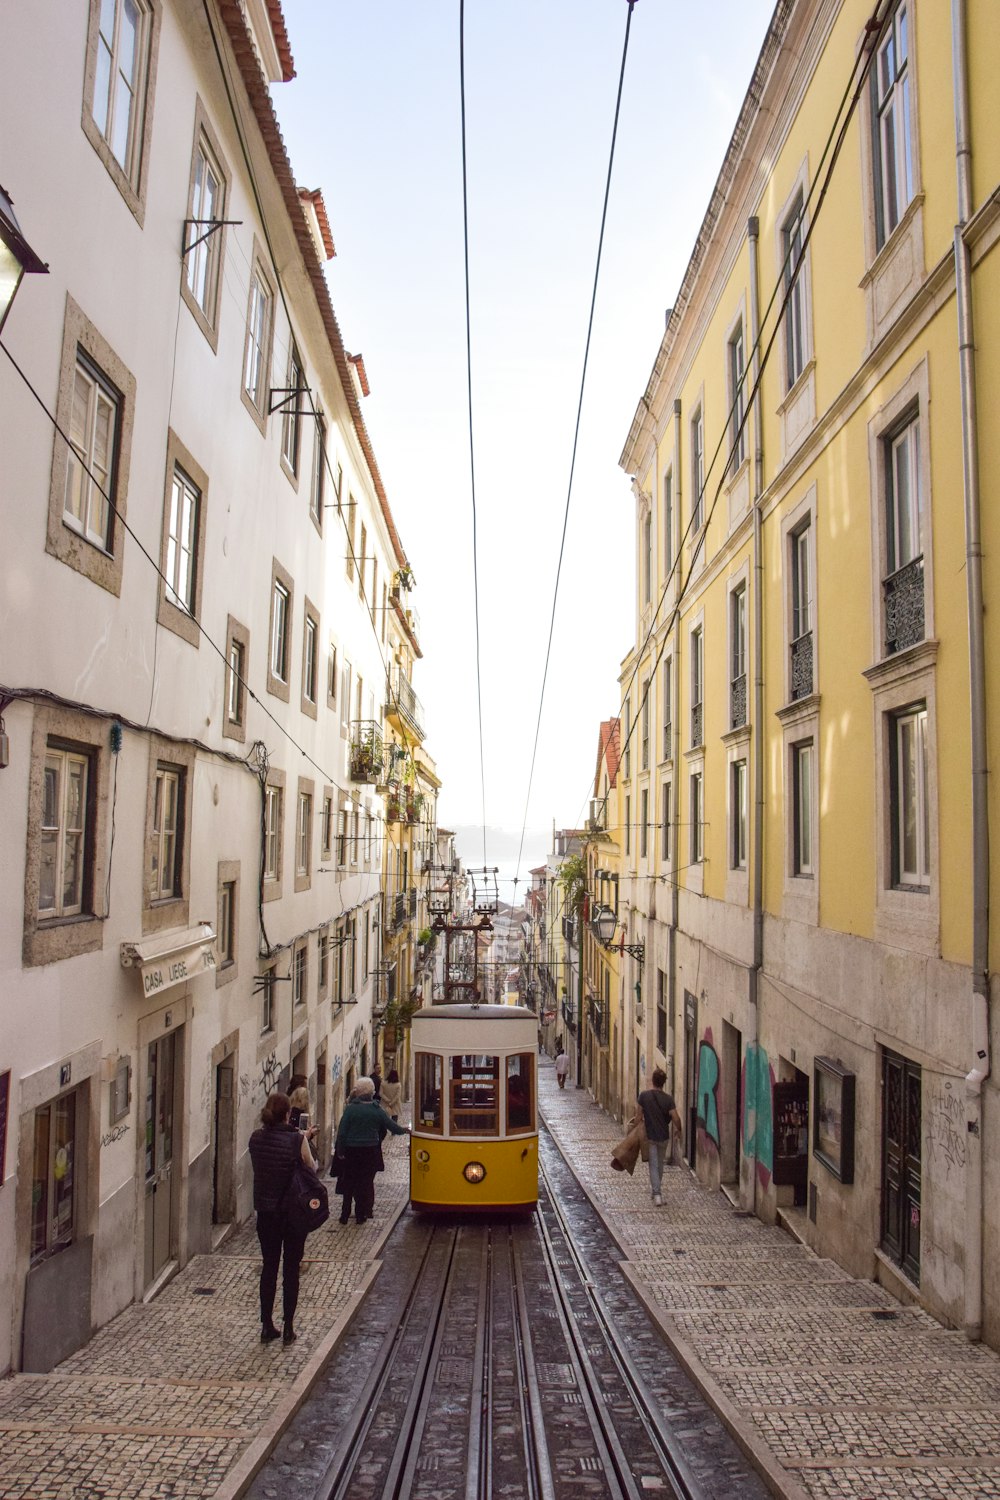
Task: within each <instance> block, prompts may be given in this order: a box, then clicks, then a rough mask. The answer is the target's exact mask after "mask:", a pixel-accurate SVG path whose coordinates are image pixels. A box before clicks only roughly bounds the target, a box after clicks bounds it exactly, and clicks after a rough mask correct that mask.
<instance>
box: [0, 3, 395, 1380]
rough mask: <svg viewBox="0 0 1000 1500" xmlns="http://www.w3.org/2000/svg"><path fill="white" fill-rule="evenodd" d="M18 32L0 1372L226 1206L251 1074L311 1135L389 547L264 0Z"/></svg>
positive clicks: (372, 829) (363, 820) (332, 1012)
mask: <svg viewBox="0 0 1000 1500" xmlns="http://www.w3.org/2000/svg"><path fill="white" fill-rule="evenodd" d="M6 25H7V31H6V39H7V44H8V46H9V47H10V48H11V49H12V51H11V55H15V54H16V56H17V57H18V67H17V69H16V72H12V74H11V77H10V79H9V86H5V88H4V91H3V96H2V99H0V137H2V139H3V141H4V142H5V149H6V153H7V154H6V156H5V159H4V163H3V177H4V183H5V186H6V187H7V188H8V190H9V192H10V195H11V197H12V198H13V199H14V200H15V201H16V205H17V211H18V214H19V217H20V219H21V222H22V226H23V227H24V228H25V231H26V233H27V234H28V235H29V237H30V239H31V241H32V242H33V243H34V244H37V245H38V246H39V248H40V250H41V252H42V258H43V259H44V260H46V261H47V262H48V266H49V274H48V275H47V276H35V277H31V278H30V279H29V280H27V281H26V282H25V283H24V285H23V286H22V287H21V290H20V292H19V295H18V299H17V301H16V303H15V305H14V307H13V309H12V311H11V313H10V315H9V317H8V319H7V322H6V324H5V327H4V330H3V341H4V345H5V347H6V349H8V350H9V351H10V354H11V356H12V359H13V360H16V361H17V365H18V366H19V367H20V371H21V373H18V370H17V369H16V368H15V366H14V364H13V363H12V362H11V360H8V359H6V358H5V359H2V360H0V366H2V369H0V386H2V393H3V404H2V413H3V415H2V423H3V452H4V471H5V482H4V489H3V512H4V520H5V527H4V534H5V537H6V539H7V541H6V545H5V548H4V552H3V558H2V561H0V572H2V577H3V585H4V596H5V601H6V609H5V620H4V630H3V637H2V646H0V684H2V686H0V704H2V715H3V731H4V733H5V735H6V741H5V743H6V744H7V745H8V746H9V751H8V755H7V763H6V765H5V766H4V768H3V770H2V773H0V791H2V800H0V817H2V828H3V842H4V848H5V850H6V851H7V852H6V857H5V859H4V861H3V867H2V871H0V909H2V914H3V915H2V917H0V923H2V927H0V934H2V936H0V971H2V983H0V1038H2V1041H0V1095H2V1100H3V1103H2V1109H0V1114H2V1121H0V1309H2V1316H0V1370H2V1369H6V1368H10V1367H12V1366H13V1367H15V1368H25V1369H36V1370H37V1369H44V1368H49V1367H51V1365H52V1364H54V1363H55V1362H57V1361H58V1360H59V1359H61V1358H63V1357H64V1356H65V1355H66V1354H67V1353H69V1352H70V1351H71V1350H72V1349H73V1348H75V1347H77V1346H78V1345H79V1344H80V1343H82V1342H84V1341H85V1340H86V1338H87V1337H88V1336H89V1335H90V1333H91V1331H92V1329H93V1328H95V1327H97V1326H99V1325H101V1324H102V1323H104V1322H105V1321H107V1320H108V1319H109V1318H111V1317H112V1316H113V1315H114V1314H115V1313H117V1312H118V1311H119V1310H120V1309H121V1308H123V1307H124V1306H126V1305H127V1304H128V1303H129V1302H131V1301H132V1300H134V1299H136V1298H141V1297H149V1296H151V1295H153V1294H154V1293H155V1292H156V1290H157V1289H158V1288H159V1287H160V1286H161V1285H163V1284H164V1282H165V1281H166V1280H167V1279H168V1278H169V1277H170V1276H171V1275H172V1273H173V1271H174V1270H175V1269H176V1268H177V1267H178V1266H179V1265H183V1264H184V1263H185V1261H186V1260H187V1259H188V1258H189V1257H190V1256H191V1255H193V1254H195V1253H199V1252H203V1251H206V1250H209V1249H210V1248H211V1247H212V1246H213V1245H214V1244H215V1243H217V1242H218V1240H219V1239H220V1238H221V1237H222V1236H224V1235H225V1234H226V1233H227V1232H228V1231H229V1230H230V1228H231V1227H232V1226H233V1225H235V1224H237V1223H238V1222H239V1221H240V1220H241V1219H243V1218H245V1217H246V1215H247V1214H248V1213H249V1211H250V1206H251V1191H250V1173H249V1170H248V1160H247V1154H246V1143H247V1140H248V1138H249V1135H250V1133H251V1131H252V1129H253V1128H254V1125H255V1122H256V1120H257V1117H258V1114H259V1110H260V1107H261V1104H262V1103H263V1101H264V1099H265V1097H266V1095H267V1093H268V1092H269V1091H270V1090H271V1089H273V1088H275V1087H277V1086H278V1085H284V1084H287V1082H288V1080H289V1078H290V1077H291V1076H292V1075H294V1074H296V1073H298V1074H302V1075H303V1076H304V1077H306V1078H307V1080H308V1085H309V1089H310V1093H311V1096H312V1108H313V1113H314V1117H315V1121H316V1123H317V1124H318V1125H319V1127H320V1138H319V1140H320V1149H321V1150H325V1149H328V1148H329V1140H330V1132H331V1126H332V1123H333V1121H334V1120H335V1118H336V1115H337V1113H338V1111H339V1108H340V1105H341V1102H342V1100H343V1097H344V1090H345V1088H346V1087H348V1086H349V1084H350V1082H351V1080H352V1077H353V1076H354V1075H355V1074H356V1073H357V1072H360V1071H367V1069H368V1067H369V1066H370V1064H371V1062H372V1060H373V1057H374V1041H375V1014H374V1008H375V1003H376V998H377V997H376V990H375V975H376V970H377V969H378V966H379V964H380V961H381V949H380V920H381V911H382V892H381V873H382V854H381V851H382V847H383V842H384V832H383V829H384V802H383V796H382V794H381V793H380V792H379V791H378V789H377V787H378V783H369V782H368V781H367V780H366V779H364V778H361V777H358V776H357V775H355V774H352V747H355V748H356V747H357V746H358V745H359V744H360V742H361V741H360V737H361V734H362V727H361V726H362V725H363V724H364V723H367V722H370V721H376V722H380V719H381V704H382V702H383V684H384V683H385V682H386V680H387V677H390V678H391V673H390V671H389V666H388V663H387V656H386V649H387V631H386V626H385V623H384V622H385V620H386V617H387V614H388V609H389V603H388V598H387V596H388V593H389V591H390V588H391V586H392V581H393V580H394V579H396V578H398V577H399V575H400V574H401V572H403V571H406V572H408V563H407V559H406V554H405V551H404V549H403V547H402V544H401V542H400V539H399V536H398V533H397V531H396V527H395V523H394V520H393V517H392V513H391V510H390V508H389V503H388V500H387V497H386V495H385V491H384V487H383V485H382V481H381V478H380V476H379V471H378V467H377V463H376V461H375V456H374V453H373V452H372V448H371V444H370V441H369V438H368V434H367V431H366V428H365V424H364V420H363V418H362V415H361V399H362V396H363V394H364V392H365V390H366V386H367V381H366V377H365V372H364V366H363V363H362V362H361V361H360V359H358V358H352V357H351V356H349V355H348V353H347V351H346V350H345V348H344V344H343V340H342V338H341V334H340V330H339V327H338V324H337V320H336V317H335V315H334V311H333V307H332V305H331V302H330V297H329V293H328V290H327V284H326V279H325V270H324V267H325V262H326V260H327V259H328V258H329V257H330V256H331V255H332V254H333V242H332V239H331V235H330V228H329V224H328V222H327V216H326V212H325V209H324V205H323V200H322V196H321V194H320V193H318V192H317V191H315V190H304V189H301V188H300V186H299V185H298V184H297V183H296V182H295V179H294V176H293V173H292V170H291V166H290V163H289V161H288V158H287V155H286V153H285V149H284V146H283V144H282V141H281V136H280V133H279V130H278V125H277V120H276V117H275V114H274V110H273V107H272V103H271V97H270V85H272V84H276V83H278V82H280V81H281V80H282V79H288V78H290V77H291V76H292V72H293V65H292V55H291V50H290V46H289V41H288V37H287V35H286V32H285V26H284V22H283V19H282V16H281V9H280V5H279V4H278V3H276V0H269V3H268V4H266V5H265V4H263V3H260V0H249V3H247V4H246V5H242V4H238V3H236V0H218V3H215V0H210V3H209V4H208V5H206V6H205V7H204V8H198V9H193V8H191V7H189V6H186V5H184V4H180V3H174V0H170V3H166V0H134V3H129V4H127V5H126V4H125V3H124V0H104V3H98V0H80V3H77V4H74V5H72V6H70V7H68V8H67V7H66V6H64V5H57V4H52V3H48V0H43V3H41V4H39V5H34V6H31V7H30V8H25V9H23V10H16V11H14V12H12V13H11V15H10V16H9V17H8V18H7V23H6ZM29 226H30V228H29ZM376 704H378V705H379V708H378V710H376Z"/></svg>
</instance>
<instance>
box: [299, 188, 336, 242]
mask: <svg viewBox="0 0 1000 1500" xmlns="http://www.w3.org/2000/svg"><path fill="white" fill-rule="evenodd" d="M299 197H300V198H301V199H302V202H303V203H311V204H312V206H313V209H314V211H315V213H316V219H317V221H318V223H319V232H320V237H321V238H322V241H323V249H324V250H325V251H326V258H327V260H333V257H334V256H335V255H336V253H337V249H336V246H335V245H334V243H333V235H332V234H331V232H330V220H329V219H328V218H327V216H326V204H325V203H324V202H323V194H322V192H321V191H320V189H319V188H302V187H300V188H299Z"/></svg>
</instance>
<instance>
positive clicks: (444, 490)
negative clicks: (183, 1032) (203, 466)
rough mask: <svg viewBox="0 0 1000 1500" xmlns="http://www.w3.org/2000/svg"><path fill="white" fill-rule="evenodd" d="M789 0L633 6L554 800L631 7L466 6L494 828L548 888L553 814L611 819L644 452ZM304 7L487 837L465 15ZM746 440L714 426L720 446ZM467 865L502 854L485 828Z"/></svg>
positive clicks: (416, 7) (306, 150)
mask: <svg viewBox="0 0 1000 1500" xmlns="http://www.w3.org/2000/svg"><path fill="white" fill-rule="evenodd" d="M772 8H773V6H772V0H703V3H701V4H690V3H689V4H681V3H677V0H636V4H635V6H634V9H633V14H632V25H631V35H630V40H629V55H628V62H627V65H626V72H625V87H624V93H623V98H622V112H621V119H620V122H619V128H618V141H617V146H616V154H615V166H614V174H613V178H612V185H611V199H610V204H609V209H608V223H607V228H606V231H605V241H604V255H603V261H602V266H601V279H600V283H599V286H598V294H597V308H596V314H595V323H594V334H593V339H592V343H591V350H590V361H589V369H588V375H587V386H586V392H585V397H584V406H583V420H582V425H581V436H580V444H579V450H578V454H577V462H576V473H575V478H574V483H573V493H572V499H571V503H570V512H569V527H568V532H567V541H566V553H565V558H564V562H563V571H562V579H561V583H560V590H559V601H558V607H557V614H556V627H555V635H554V639H553V646H552V658H551V663H550V666H549V674H548V684H547V687H546V693H545V702H544V708H543V714H542V725H541V736H540V740H539V748H538V757H537V762H536V767H535V774H534V783H533V787H532V791H531V798H530V803H529V802H528V801H527V798H528V781H529V770H530V765H531V755H532V747H533V743H534V736H535V725H536V721H537V718H538V705H539V694H540V692H541V683H542V670H543V666H544V659H545V649H546V643H547V639H548V632H549V622H550V618H551V613H552V598H553V589H554V585H555V574H556V565H557V560H558V553H559V542H560V536H561V533H562V525H563V514H564V509H565V504H566V495H567V488H568V484H569V472H570V459H571V455H572V442H573V426H574V422H575V418H576V406H577V400H578V394H579V388H580V376H581V370H582V363H583V353H584V344H585V339H586V330H587V317H588V313H589V307H590V297H591V289H592V283H593V274H594V264H595V260H596V254H597V240H598V233H599V229H600V215H601V206H602V202H603V196H604V185H605V177H606V173H607V163H608V155H609V151H610V145H611V129H612V124H613V119H614V105H615V93H616V89H617V85H618V73H619V67H620V63H621V53H622V46H623V42H624V36H625V22H626V16H627V9H628V7H627V3H626V0H467V3H466V16H465V89H466V118H467V155H468V174H469V237H470V285H471V299H472V339H473V343H472V374H473V422H474V430H475V440H476V448H475V463H476V510H477V518H478V542H479V547H478V552H479V611H480V613H479V621H480V648H481V650H480V661H481V674H482V703H483V740H484V746H485V822H486V824H487V825H493V826H496V827H498V828H504V829H508V830H512V831H513V832H515V833H517V834H520V830H521V827H522V824H523V823H524V822H525V820H527V825H528V829H529V837H528V839H527V841H526V845H525V853H526V858H525V860H524V861H523V862H522V865H521V873H522V878H523V874H524V871H525V869H526V868H527V867H528V866H529V865H530V864H534V863H537V862H538V859H539V857H540V852H539V851H542V850H544V849H545V848H546V847H547V832H546V831H547V830H548V829H550V828H551V826H552V823H553V820H554V821H555V823H556V824H557V825H558V826H560V827H565V826H572V825H575V824H577V823H578V822H579V820H580V819H581V817H582V816H583V815H584V814H585V812H586V804H587V800H588V798H589V797H590V795H591V794H592V781H593V776H594V768H595V764H596V754H597V739H598V726H599V724H600V721H601V720H602V719H606V718H610V717H612V716H613V715H614V714H615V713H617V711H618V705H619V698H618V670H619V663H620V661H621V659H622V657H623V656H624V655H625V654H626V652H627V651H628V649H629V647H630V645H631V643H632V641H633V639H634V626H633V619H634V602H635V581H634V566H635V565H634V512H633V504H632V499H631V493H630V489H629V484H628V480H627V479H626V477H625V475H624V474H623V473H622V471H621V470H620V469H619V468H618V458H619V455H620V453H621V450H622V448H623V446H624V443H625V439H626V437H627V435H628V430H629V426H630V424H631V420H632V416H633V413H634V411H635V407H636V403H637V401H638V399H639V396H640V395H641V394H642V391H643V389H644V387H645V384H646V380H647V378H648V376H649V372H650V369H651V367H652V363H653V359H654V357H655V354H656V351H657V348H658V347H659V341H660V337H661V335H662V332H663V318H664V311H665V309H666V308H667V307H668V306H670V304H671V303H672V302H673V300H674V297H675V294H676V291H677V288H678V286H679V284H680V280H681V277H682V275H683V272H684V268H685V266H686V264H687V260H688V257H689V255H690V252H691V249H692V247H693V244H694V238H695V235H696V233H697V230H698V226H699V225H700V223H701V219H702V217H703V215H704V212H705V208H706V207H707V204H708V199H709V195H710V193H711V190H712V186H713V185H714V182H715V178H716V175H717V173H718V170H719V168H720V166H721V163H722V157H723V153H724V151H725V148H726V145H727V144H728V141H729V137H730V134H731V132H732V128H733V125H734V124H735V120H736V115H737V112H738V110H739V107H740V104H741V102H742V99H743V95H744V93H745V91H746V88H747V85H748V83H749V81H750V77H751V74H752V71H753V66H754V63H755V61H756V58H757V54H758V52H759V49H760V46H761V43H762V42H763V39H764V35H765V32H766V30H767V24H768V21H769V19H770V15H771V11H772ZM284 12H285V17H286V21H287V25H288V32H289V37H290V41H291V46H292V52H293V54H294V57H295V63H296V69H297V77H296V79H295V80H294V81H293V82H292V83H290V84H283V85H279V86H277V87H276V88H275V90H274V97H275V103H276V107H277V110H278V116H279V119H280V121H281V125H282V130H283V133H284V136H285V140H286V142H287V145H288V149H289V154H290V156H291V160H292V165H293V167H294V169H295V173H296V177H297V179H298V181H299V182H300V183H301V184H302V185H303V186H306V187H311V188H314V187H320V188H322V190H323V195H324V199H325V201H326V205H327V210H328V212H329V216H330V222H331V228H332V231H333V237H334V241H335V243H336V246H337V258H336V259H335V260H334V261H333V262H332V263H331V265H330V268H329V272H328V277H329V282H330V289H331V295H332V298H333V303H334V307H335V308H336V310H337V315H338V318H339V321H340V325H341V330H342V332H343V335H344V342H345V344H346V346H347V348H348V349H349V350H350V351H351V352H352V353H355V354H356V353H362V354H363V355H364V358H365V366H366V369H367V372H368V378H369V381H370V383H371V391H372V394H371V395H370V396H369V397H368V399H367V400H366V401H365V403H364V407H363V410H364V415H365V420H366V422H367V424H368V428H369V431H370V433H371V437H372V441H373V444H374V448H375V453H376V456H377V458H378V462H379V467H380V469H381V471H382V476H383V479H384V481H385V485H386V490H387V493H388V496H389V502H390V504H391V506H392V510H393V514H394V516H395V519H396V524H397V527H398V529H399V533H400V536H401V538H402V541H403V545H404V547H405V548H406V551H407V553H408V555H409V558H410V562H411V565H412V567H413V570H414V573H415V576H416V580H417V588H416V590H415V592H414V594H413V595H412V596H411V598H412V600H413V603H414V604H415V606H416V608H417V610H418V611H419V614H420V619H421V635H420V639H421V645H422V647H423V651H424V659H423V661H420V662H418V663H417V667H416V672H415V677H414V686H415V688H416V691H417V693H418V695H419V697H420V699H421V701H422V703H423V707H424V721H425V730H426V734H427V741H426V743H427V748H428V750H429V751H430V753H431V754H432V755H433V756H435V757H436V759H437V763H438V770H439V772H440V774H441V776H442V779H443V782H444V786H443V790H442V795H441V801H440V806H439V821H440V823H441V824H442V826H446V827H450V828H455V827H456V825H465V824H474V825H481V824H482V822H483V800H482V794H481V778H480V755H479V727H478V720H477V713H476V655H475V614H474V595H473V568H472V557H473V549H472V502H471V486H470V468H469V440H468V405H467V400H468V398H467V389H466V349H465V290H464V271H463V238H462V176H461V115H460V94H459V3H458V0H351V3H348V0H284ZM716 436H717V434H715V435H713V434H706V439H707V447H708V449H709V451H711V448H712V447H713V446H714V441H715V437H716ZM532 829H534V830H536V831H537V830H542V831H543V832H542V834H541V835H538V834H537V833H536V836H535V837H532V836H531V830H532ZM460 852H461V853H462V854H463V856H464V857H465V859H466V861H467V863H470V864H475V863H480V862H481V861H482V853H483V848H482V841H481V840H478V841H477V843H476V846H475V847H473V846H472V845H471V843H470V845H469V846H468V847H465V846H463V845H462V844H461V843H460ZM497 857H498V855H495V854H494V853H493V852H492V851H491V850H490V848H489V844H487V858H488V859H489V861H490V862H491V863H492V862H495V860H496V858H497ZM499 857H502V856H499ZM501 894H502V895H503V894H504V892H501Z"/></svg>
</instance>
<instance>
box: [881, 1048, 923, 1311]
mask: <svg viewBox="0 0 1000 1500" xmlns="http://www.w3.org/2000/svg"><path fill="white" fill-rule="evenodd" d="M920 1091H921V1077H920V1069H919V1067H918V1066H917V1064H916V1063H912V1062H909V1061H908V1060H907V1059H906V1058H905V1057H897V1056H896V1054H895V1053H894V1052H886V1053H884V1054H883V1059H882V1249H883V1250H884V1251H885V1253H886V1254H887V1255H888V1256H890V1257H891V1258H892V1259H893V1260H894V1261H895V1262H896V1264H897V1265H898V1266H900V1267H901V1268H902V1270H903V1271H905V1272H906V1274H907V1276H909V1277H910V1279H911V1281H915V1282H918V1283H919V1281H920V1165H921V1161H920Z"/></svg>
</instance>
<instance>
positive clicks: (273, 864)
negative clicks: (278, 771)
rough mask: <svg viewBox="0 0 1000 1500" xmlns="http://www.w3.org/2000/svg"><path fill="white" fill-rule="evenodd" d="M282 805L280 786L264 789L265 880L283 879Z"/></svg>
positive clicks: (269, 786) (270, 786)
mask: <svg viewBox="0 0 1000 1500" xmlns="http://www.w3.org/2000/svg"><path fill="white" fill-rule="evenodd" d="M281 803H282V789H281V787H280V786H272V785H268V786H266V787H265V788H264V879H265V880H271V881H275V880H278V879H280V877H281Z"/></svg>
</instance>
